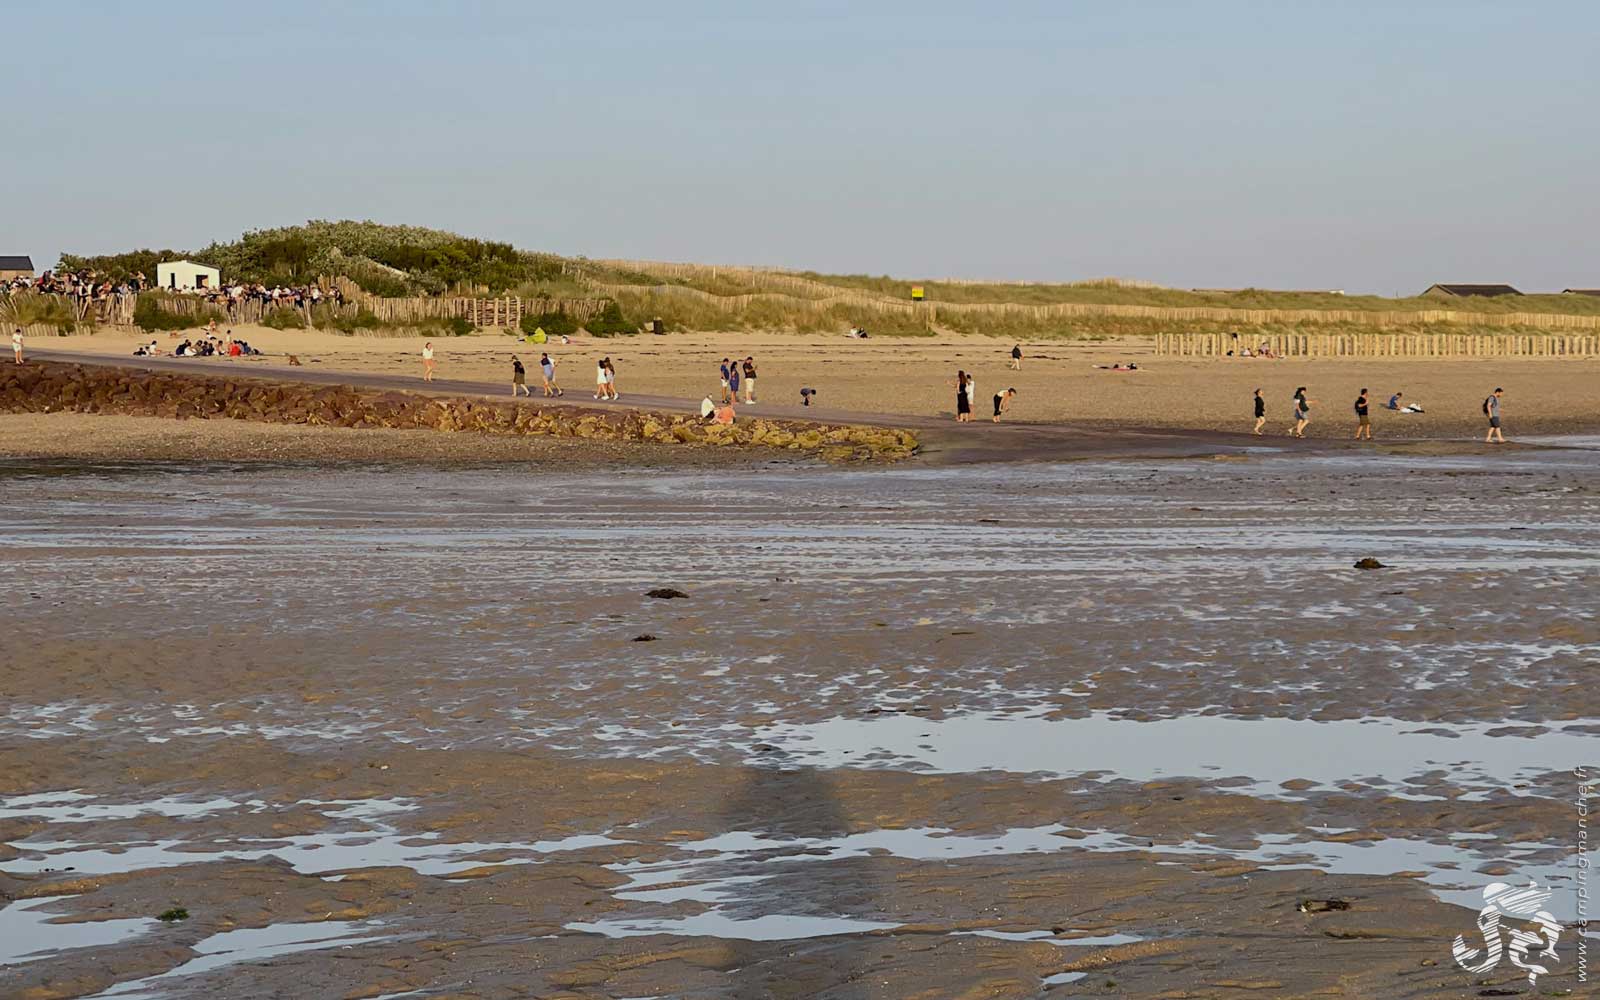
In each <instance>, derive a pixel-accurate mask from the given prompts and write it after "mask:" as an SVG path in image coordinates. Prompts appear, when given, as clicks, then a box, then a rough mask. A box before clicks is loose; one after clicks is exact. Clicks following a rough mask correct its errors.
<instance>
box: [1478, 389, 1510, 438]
mask: <svg viewBox="0 0 1600 1000" xmlns="http://www.w3.org/2000/svg"><path fill="white" fill-rule="evenodd" d="M1504 392H1505V390H1504V389H1501V388H1499V387H1496V388H1495V390H1494V392H1491V393H1490V394H1489V395H1488V397H1487V398H1486V399H1484V401H1483V415H1484V416H1486V417H1488V418H1489V433H1487V434H1485V435H1484V436H1483V443H1484V444H1505V443H1506V436H1505V435H1504V434H1503V433H1501V431H1500V396H1501V394H1502V393H1504Z"/></svg>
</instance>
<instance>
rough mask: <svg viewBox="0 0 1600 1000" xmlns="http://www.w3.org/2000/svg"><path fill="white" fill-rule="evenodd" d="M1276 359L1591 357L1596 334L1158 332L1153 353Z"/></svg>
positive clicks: (1598, 346)
mask: <svg viewBox="0 0 1600 1000" xmlns="http://www.w3.org/2000/svg"><path fill="white" fill-rule="evenodd" d="M1263 346H1264V347H1266V348H1267V350H1269V351H1271V352H1272V353H1273V354H1275V355H1277V356H1279V357H1303V358H1512V357H1516V358H1592V357H1600V335H1593V334H1557V333H1435V332H1425V333H1288V334H1255V333H1251V334H1245V335H1241V336H1240V337H1239V339H1237V340H1235V339H1234V338H1233V337H1232V336H1231V335H1229V334H1226V333H1158V334H1156V336H1155V349H1156V353H1157V354H1161V355H1166V356H1169V357H1180V358H1226V357H1227V356H1228V352H1229V351H1233V352H1234V356H1235V357H1237V356H1239V353H1238V352H1239V351H1240V350H1241V349H1243V348H1249V349H1250V350H1251V352H1253V353H1254V352H1259V351H1260V349H1261V348H1262V347H1263Z"/></svg>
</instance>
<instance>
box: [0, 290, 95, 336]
mask: <svg viewBox="0 0 1600 1000" xmlns="http://www.w3.org/2000/svg"><path fill="white" fill-rule="evenodd" d="M0 304H3V305H4V308H0V319H3V320H4V321H5V322H6V323H8V324H15V325H17V326H35V325H39V326H53V327H55V328H56V330H57V331H58V332H60V333H71V332H72V331H73V330H75V329H77V327H78V312H77V310H76V309H74V308H73V307H72V303H71V302H69V301H68V300H66V299H65V298H62V297H61V296H59V295H32V294H27V295H10V296H0Z"/></svg>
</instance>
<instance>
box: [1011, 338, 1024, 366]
mask: <svg viewBox="0 0 1600 1000" xmlns="http://www.w3.org/2000/svg"><path fill="white" fill-rule="evenodd" d="M1011 370H1012V371H1018V372H1020V371H1022V345H1021V344H1017V345H1015V346H1013V347H1012V348H1011Z"/></svg>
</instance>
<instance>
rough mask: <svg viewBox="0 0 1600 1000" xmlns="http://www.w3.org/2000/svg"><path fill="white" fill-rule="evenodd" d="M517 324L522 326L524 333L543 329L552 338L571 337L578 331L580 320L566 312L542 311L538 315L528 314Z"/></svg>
mask: <svg viewBox="0 0 1600 1000" xmlns="http://www.w3.org/2000/svg"><path fill="white" fill-rule="evenodd" d="M517 325H518V326H519V327H521V328H522V332H523V333H532V332H533V331H535V330H543V331H544V332H545V335H546V336H548V337H550V338H551V339H552V340H559V339H560V338H562V337H570V336H572V335H573V334H575V333H577V332H578V321H577V320H575V319H573V318H572V317H571V316H568V315H567V314H566V313H564V312H547V313H540V314H539V315H537V316H533V315H526V316H523V317H522V321H521V322H520V323H518V324H517Z"/></svg>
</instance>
